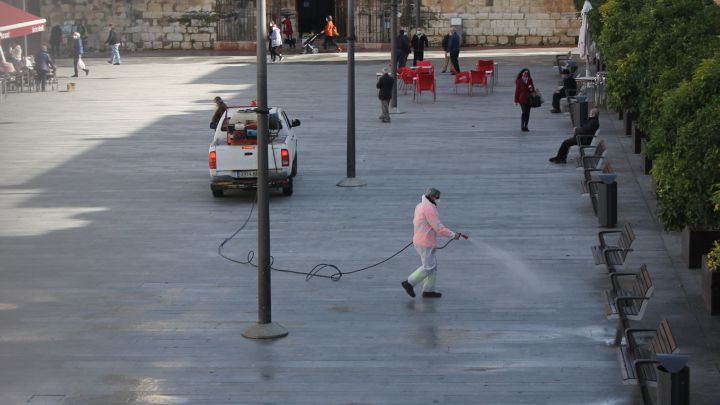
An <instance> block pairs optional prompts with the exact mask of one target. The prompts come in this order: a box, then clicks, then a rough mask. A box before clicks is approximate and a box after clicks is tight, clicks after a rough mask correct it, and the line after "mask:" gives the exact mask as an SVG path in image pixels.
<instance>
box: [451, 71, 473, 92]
mask: <svg viewBox="0 0 720 405" xmlns="http://www.w3.org/2000/svg"><path fill="white" fill-rule="evenodd" d="M470 79H471V77H470V72H460V73H457V74H456V75H455V94H457V87H458V84H467V85H468V94H470V95H472V84H471V80H470Z"/></svg>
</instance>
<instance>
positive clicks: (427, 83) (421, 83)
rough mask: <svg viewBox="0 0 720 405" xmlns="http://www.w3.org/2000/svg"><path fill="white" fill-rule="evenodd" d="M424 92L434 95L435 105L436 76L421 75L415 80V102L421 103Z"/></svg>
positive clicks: (430, 74)
mask: <svg viewBox="0 0 720 405" xmlns="http://www.w3.org/2000/svg"><path fill="white" fill-rule="evenodd" d="M423 91H431V92H432V94H433V103H434V102H435V100H436V95H435V75H434V74H432V73H419V74H418V75H417V79H416V80H415V102H416V103H419V102H420V95H421V94H422V92H423Z"/></svg>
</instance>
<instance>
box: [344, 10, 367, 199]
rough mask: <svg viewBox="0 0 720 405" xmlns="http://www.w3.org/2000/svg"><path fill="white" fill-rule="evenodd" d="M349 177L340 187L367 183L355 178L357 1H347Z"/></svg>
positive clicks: (358, 185)
mask: <svg viewBox="0 0 720 405" xmlns="http://www.w3.org/2000/svg"><path fill="white" fill-rule="evenodd" d="M347 2H348V4H347V8H348V15H347V42H348V45H347V51H348V83H347V85H348V87H347V177H346V178H344V179H343V180H341V181H340V182H339V183H337V186H338V187H361V186H366V185H367V183H365V182H364V181H362V180H360V179H358V178H357V177H355V163H356V162H355V40H356V37H355V0H347Z"/></svg>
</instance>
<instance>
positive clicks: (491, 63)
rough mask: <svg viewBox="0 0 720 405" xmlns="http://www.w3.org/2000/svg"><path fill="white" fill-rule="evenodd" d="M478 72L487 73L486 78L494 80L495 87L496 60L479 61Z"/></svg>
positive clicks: (493, 85)
mask: <svg viewBox="0 0 720 405" xmlns="http://www.w3.org/2000/svg"><path fill="white" fill-rule="evenodd" d="M477 70H480V71H483V72H485V75H486V76H490V77H491V78H492V87H493V88H494V87H495V60H494V59H478V61H477Z"/></svg>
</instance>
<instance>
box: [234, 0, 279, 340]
mask: <svg viewBox="0 0 720 405" xmlns="http://www.w3.org/2000/svg"><path fill="white" fill-rule="evenodd" d="M257 13H258V16H257V100H256V101H257V108H256V112H257V123H258V128H257V129H258V131H257V165H258V166H257V172H258V177H257V206H258V213H257V216H258V238H257V244H258V322H257V323H256V324H253V325H251V326H250V327H248V328H247V329H245V331H243V333H242V335H243V336H244V337H246V338H248V339H275V338H280V337H283V336H287V334H288V331H287V329H285V328H284V327H283V326H281V325H280V324H277V323H273V321H272V305H271V288H270V272H271V269H270V200H269V195H268V133H269V132H270V131H269V128H268V124H269V120H268V112H269V110H268V100H267V60H266V58H267V55H266V53H265V52H266V51H265V49H266V45H267V44H266V41H265V37H266V35H265V30H266V26H267V23H266V20H265V0H259V1H258V3H257Z"/></svg>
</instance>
